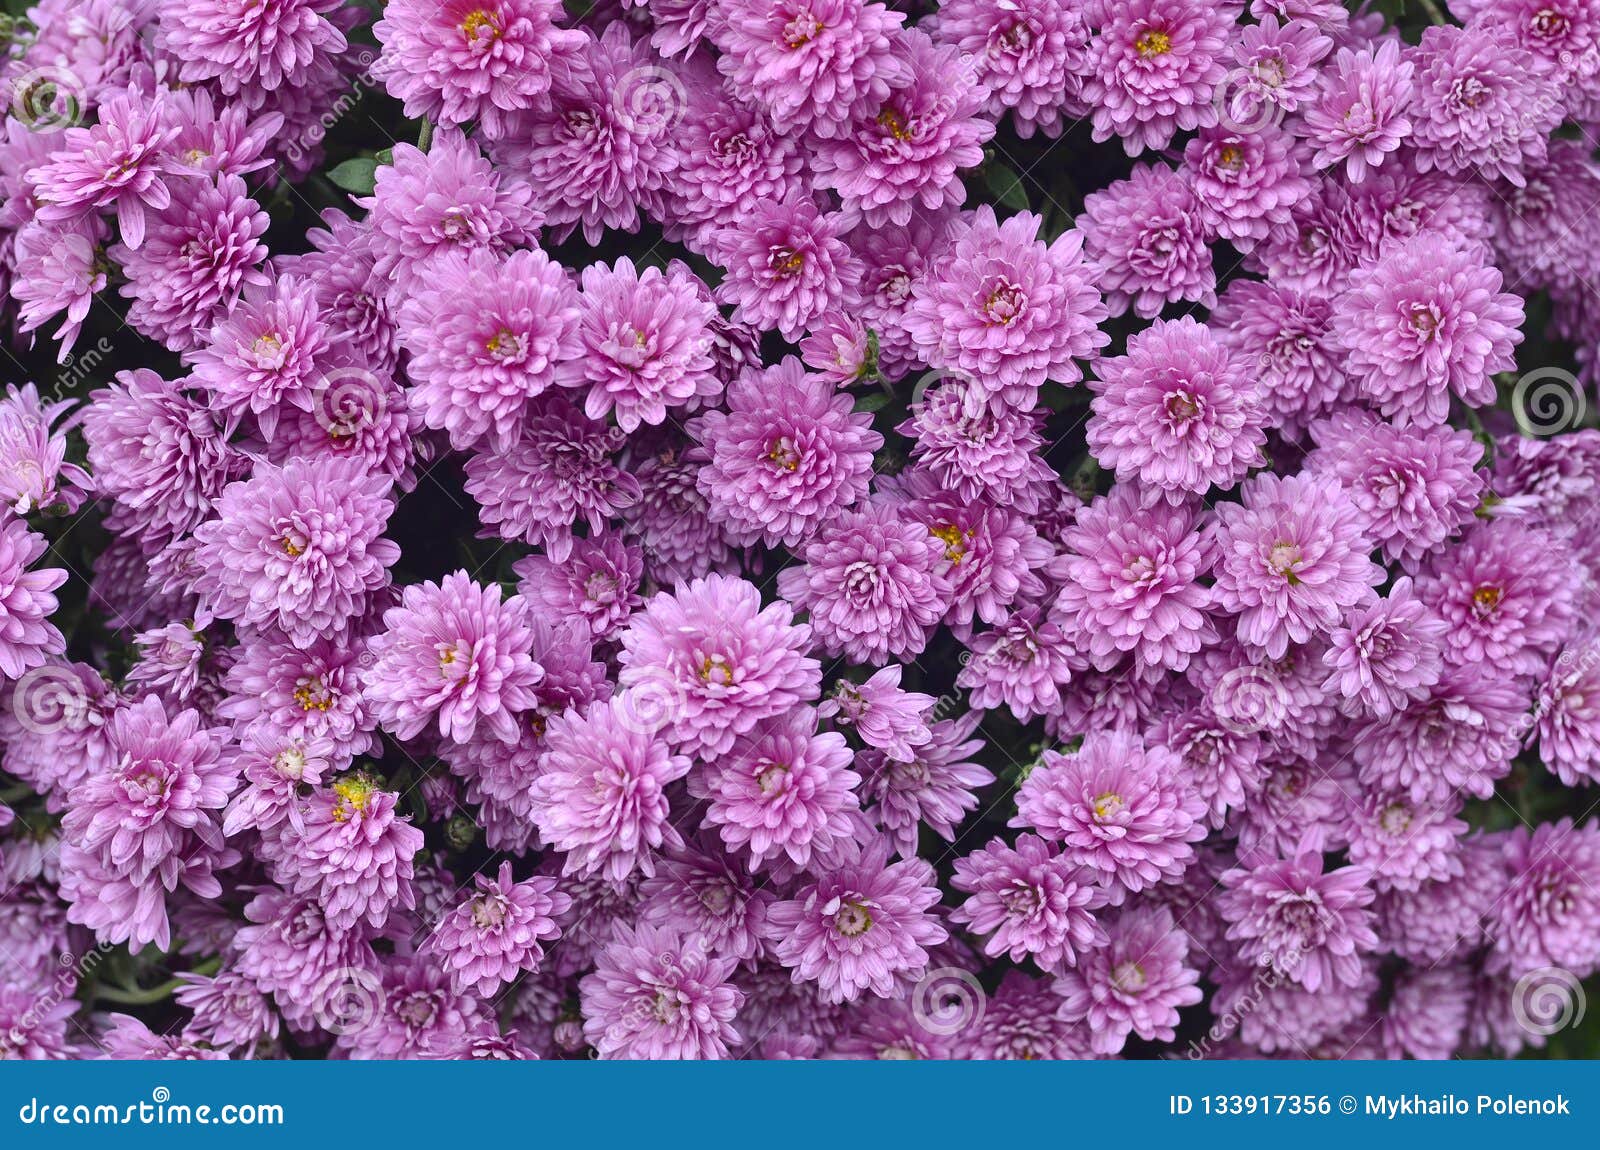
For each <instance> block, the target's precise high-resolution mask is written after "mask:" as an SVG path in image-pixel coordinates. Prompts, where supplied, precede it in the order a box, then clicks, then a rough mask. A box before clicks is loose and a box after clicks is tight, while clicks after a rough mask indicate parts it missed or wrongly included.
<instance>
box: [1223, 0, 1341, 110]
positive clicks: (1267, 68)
mask: <svg viewBox="0 0 1600 1150" xmlns="http://www.w3.org/2000/svg"><path fill="white" fill-rule="evenodd" d="M1323 31H1324V29H1323V28H1322V27H1321V26H1319V25H1318V24H1315V23H1313V22H1311V21H1309V20H1305V19H1300V18H1298V17H1297V18H1292V19H1286V20H1279V19H1278V17H1276V16H1272V15H1266V16H1262V17H1261V22H1260V23H1259V24H1245V25H1243V26H1241V27H1240V28H1238V30H1237V32H1238V35H1237V38H1236V39H1235V40H1234V41H1233V58H1234V60H1235V61H1236V62H1237V64H1238V65H1239V67H1238V70H1237V71H1236V72H1234V73H1233V74H1232V75H1230V76H1229V82H1230V83H1231V85H1232V86H1231V87H1230V88H1229V89H1227V98H1226V102H1225V103H1224V104H1223V107H1222V109H1221V112H1222V123H1223V126H1224V127H1229V128H1254V127H1257V126H1259V125H1261V124H1263V123H1271V122H1272V121H1273V120H1275V119H1276V118H1277V117H1279V116H1280V115H1283V114H1286V113H1290V112H1296V111H1299V110H1300V108H1301V106H1302V105H1304V104H1306V103H1309V102H1310V100H1311V98H1312V96H1313V95H1314V94H1315V91H1316V84H1317V75H1318V73H1317V67H1316V66H1317V65H1318V64H1319V63H1321V62H1322V60H1323V58H1324V57H1326V56H1327V54H1328V53H1329V52H1331V51H1333V40H1332V39H1331V38H1330V37H1328V36H1325V35H1323Z"/></svg>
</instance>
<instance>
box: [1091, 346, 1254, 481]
mask: <svg viewBox="0 0 1600 1150" xmlns="http://www.w3.org/2000/svg"><path fill="white" fill-rule="evenodd" d="M1095 371H1096V374H1097V375H1098V376H1099V380H1098V381H1096V382H1093V383H1091V384H1090V387H1092V388H1093V389H1094V391H1095V393H1096V394H1095V398H1094V402H1093V404H1092V409H1093V411H1094V414H1093V416H1092V417H1091V418H1090V420H1089V426H1088V429H1087V436H1088V443H1089V450H1090V451H1092V452H1093V453H1094V456H1095V459H1096V460H1098V461H1099V463H1100V464H1101V466H1103V467H1109V468H1114V469H1115V470H1116V473H1117V478H1118V479H1119V480H1133V479H1137V480H1138V481H1139V482H1140V483H1142V484H1144V485H1146V486H1147V487H1150V488H1153V489H1155V491H1157V492H1161V493H1164V494H1165V495H1166V496H1167V497H1168V499H1169V500H1172V501H1178V500H1182V499H1184V498H1185V497H1187V496H1189V495H1204V494H1205V493H1206V492H1207V491H1209V490H1210V489H1211V488H1212V487H1213V486H1216V487H1232V486H1233V485H1234V484H1236V483H1238V482H1239V481H1240V480H1241V479H1243V478H1244V477H1245V474H1246V473H1247V472H1248V471H1249V470H1250V468H1251V466H1252V465H1254V464H1256V463H1258V462H1259V461H1260V458H1261V449H1262V447H1263V446H1264V445H1265V443H1266V435H1265V434H1264V433H1263V431H1262V411H1261V402H1260V393H1259V390H1258V388H1257V386H1256V385H1255V380H1254V377H1253V375H1252V373H1251V372H1249V371H1248V370H1246V367H1245V365H1243V364H1241V363H1239V362H1238V361H1237V360H1235V359H1234V357H1233V354H1232V353H1231V352H1230V351H1229V350H1228V349H1227V347H1226V346H1224V345H1223V344H1222V343H1220V342H1219V341H1218V340H1217V339H1216V337H1215V336H1213V335H1212V334H1211V329H1210V328H1208V327H1206V326H1205V325H1204V324H1202V323H1199V322H1197V321H1196V320H1194V319H1193V318H1191V317H1189V316H1184V317H1183V318H1182V319H1179V320H1175V321H1167V320H1157V321H1156V322H1155V323H1154V324H1152V325H1151V326H1150V327H1148V328H1146V329H1144V330H1143V331H1141V332H1139V333H1137V334H1136V335H1134V336H1132V337H1131V338H1130V339H1129V340H1128V353H1127V354H1126V355H1122V356H1114V357H1111V358H1107V359H1102V360H1101V361H1100V363H1099V364H1098V365H1097V366H1096V368H1095Z"/></svg>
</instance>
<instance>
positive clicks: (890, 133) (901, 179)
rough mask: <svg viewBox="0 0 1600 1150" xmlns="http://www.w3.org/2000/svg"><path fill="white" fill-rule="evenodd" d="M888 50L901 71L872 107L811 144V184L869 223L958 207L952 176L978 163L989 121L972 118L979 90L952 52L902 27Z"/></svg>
mask: <svg viewBox="0 0 1600 1150" xmlns="http://www.w3.org/2000/svg"><path fill="white" fill-rule="evenodd" d="M896 49H897V55H898V56H899V58H900V61H901V63H902V64H903V65H904V69H905V71H904V74H903V75H902V76H901V77H899V78H898V79H896V80H895V81H894V82H893V83H892V84H891V87H890V91H889V93H888V95H887V96H885V97H884V99H883V100H882V102H881V103H880V104H879V105H878V107H877V110H876V111H872V112H868V113H866V114H864V115H861V116H859V117H858V118H857V120H856V122H855V123H854V124H853V125H851V126H850V128H849V130H848V131H845V132H842V133H840V134H838V135H837V137H836V138H834V139H828V140H822V141H819V142H818V143H817V145H816V150H815V152H814V153H813V154H812V164H811V171H812V173H813V175H814V178H815V180H816V182H817V185H818V186H820V187H825V188H832V189H833V190H834V191H835V192H836V193H838V196H839V199H840V200H841V201H843V204H844V209H845V212H846V213H847V214H848V215H850V216H851V217H856V216H859V217H861V219H862V220H864V221H865V222H866V224H867V225H868V226H870V227H888V226H891V225H904V224H907V223H909V222H910V220H911V217H912V215H913V213H915V212H919V211H920V212H936V211H938V210H940V209H941V208H943V207H946V206H951V207H960V206H961V204H963V203H964V202H965V201H966V198H967V192H966V188H965V187H964V186H963V185H962V182H961V178H960V176H959V175H958V174H957V173H958V172H959V171H960V170H961V169H963V168H974V167H977V166H978V165H979V164H980V163H982V162H983V145H984V144H985V143H986V142H987V141H988V140H989V138H990V137H991V136H993V135H994V124H993V123H992V122H990V121H989V120H986V119H983V118H981V117H980V116H979V112H980V111H981V109H982V108H983V105H984V100H985V97H986V95H987V93H986V91H985V89H984V87H983V85H982V84H981V82H979V81H978V79H977V78H976V77H975V76H974V75H973V74H972V72H971V70H970V69H968V68H967V67H966V66H965V65H964V62H963V61H962V59H961V54H960V52H959V51H958V50H957V49H955V48H953V47H950V46H947V45H946V46H940V45H937V44H935V42H934V41H933V40H931V39H929V38H928V35H927V33H926V32H924V31H922V30H920V29H912V30H911V31H907V32H902V33H901V34H900V35H899V37H898V38H897V41H896Z"/></svg>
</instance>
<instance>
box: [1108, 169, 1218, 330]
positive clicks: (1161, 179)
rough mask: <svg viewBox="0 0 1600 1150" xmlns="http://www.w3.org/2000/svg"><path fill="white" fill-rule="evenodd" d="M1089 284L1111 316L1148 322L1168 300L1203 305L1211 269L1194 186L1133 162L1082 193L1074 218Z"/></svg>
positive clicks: (1210, 292) (1210, 289) (1211, 288)
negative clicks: (1118, 176)
mask: <svg viewBox="0 0 1600 1150" xmlns="http://www.w3.org/2000/svg"><path fill="white" fill-rule="evenodd" d="M1078 227H1079V228H1080V229H1081V230H1082V232H1083V245H1084V251H1085V253H1086V254H1087V256H1088V260H1089V267H1090V269H1091V270H1092V271H1093V273H1094V278H1095V286H1097V287H1098V288H1099V289H1100V292H1101V293H1102V294H1103V295H1104V296H1105V300H1106V305H1107V307H1108V308H1109V309H1110V313H1111V314H1112V315H1114V316H1116V315H1122V314H1123V313H1124V312H1126V311H1128V310H1129V309H1130V308H1131V309H1132V310H1133V313H1134V315H1136V316H1138V317H1139V318H1140V319H1154V318H1155V317H1156V316H1157V315H1159V314H1160V312H1161V309H1162V308H1163V307H1164V306H1166V305H1167V304H1169V303H1176V302H1179V301H1187V302H1190V303H1198V304H1203V305H1204V306H1206V307H1210V306H1211V304H1212V303H1213V302H1214V301H1215V300H1216V289H1217V273H1216V269H1215V268H1213V267H1212V266H1211V250H1210V249H1209V248H1207V247H1206V243H1205V221H1204V219H1203V218H1202V215H1201V211H1200V201H1199V200H1197V199H1196V198H1195V194H1194V189H1193V188H1192V187H1191V186H1190V185H1189V181H1187V180H1185V179H1184V178H1183V176H1182V174H1181V173H1179V172H1176V171H1174V170H1173V169H1171V168H1169V167H1167V166H1166V165H1165V164H1140V165H1138V166H1137V167H1135V168H1134V169H1133V172H1132V174H1131V175H1129V176H1128V178H1127V179H1125V180H1118V181H1117V182H1116V183H1114V184H1112V185H1111V186H1110V187H1108V188H1103V189H1101V190H1100V191H1098V192H1092V193H1090V194H1089V195H1088V196H1086V197H1085V198H1084V201H1083V214H1082V215H1081V216H1080V217H1079V218H1078Z"/></svg>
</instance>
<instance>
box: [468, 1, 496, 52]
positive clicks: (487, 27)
mask: <svg viewBox="0 0 1600 1150" xmlns="http://www.w3.org/2000/svg"><path fill="white" fill-rule="evenodd" d="M503 31H504V29H503V28H501V26H500V17H498V16H496V15H495V14H494V13H492V12H486V11H484V10H483V9H482V8H474V9H473V10H472V11H471V12H468V13H467V18H466V19H465V20H463V21H461V34H462V35H463V36H465V37H466V38H467V45H468V46H469V47H473V48H476V47H478V43H479V41H480V40H483V41H492V40H498V39H500V34H501V32H503Z"/></svg>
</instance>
